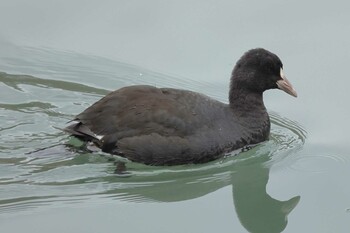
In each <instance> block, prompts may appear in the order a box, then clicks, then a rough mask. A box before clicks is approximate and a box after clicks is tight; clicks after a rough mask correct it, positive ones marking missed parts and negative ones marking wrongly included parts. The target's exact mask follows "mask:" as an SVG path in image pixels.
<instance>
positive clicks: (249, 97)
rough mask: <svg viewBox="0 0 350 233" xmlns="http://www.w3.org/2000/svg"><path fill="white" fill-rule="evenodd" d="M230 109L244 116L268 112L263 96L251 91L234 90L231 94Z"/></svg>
mask: <svg viewBox="0 0 350 233" xmlns="http://www.w3.org/2000/svg"><path fill="white" fill-rule="evenodd" d="M229 102H230V107H231V108H232V109H233V110H234V111H235V112H239V113H241V114H243V115H245V114H248V115H251V114H257V113H264V112H266V108H265V105H264V101H263V94H262V93H257V92H252V91H249V90H244V89H239V88H232V89H231V91H230V93H229Z"/></svg>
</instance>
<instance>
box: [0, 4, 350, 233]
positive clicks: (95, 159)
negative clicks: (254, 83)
mask: <svg viewBox="0 0 350 233" xmlns="http://www.w3.org/2000/svg"><path fill="white" fill-rule="evenodd" d="M223 2H224V3H216V4H211V3H210V1H208V2H205V3H203V1H201V2H197V1H194V2H193V4H194V6H197V8H196V9H197V10H196V11H193V9H194V8H191V7H185V6H187V5H186V4H187V3H186V4H185V3H184V2H181V1H180V2H178V3H171V8H172V9H173V10H170V9H169V8H168V7H170V6H168V5H164V4H163V3H156V2H155V1H150V2H148V4H147V6H145V5H143V4H141V3H138V4H137V3H135V2H133V1H130V2H129V3H121V2H118V3H114V2H113V3H112V2H107V1H106V3H104V4H100V5H98V7H97V6H96V5H94V4H92V3H91V4H86V5H84V7H83V8H79V7H80V6H81V3H79V1H77V2H74V3H72V4H71V5H68V4H65V3H59V2H57V3H55V7H52V6H49V5H47V3H46V1H41V0H36V3H37V4H30V5H28V6H26V7H25V8H24V7H19V8H14V7H15V6H20V5H21V4H22V6H23V4H24V2H21V1H19V0H18V1H3V2H2V3H0V5H1V4H2V7H0V9H1V10H0V11H2V12H0V13H1V14H0V19H1V20H0V26H1V28H2V30H1V33H0V51H1V53H0V136H1V139H0V225H1V232H23V231H29V232H115V231H124V232H215V231H218V230H219V231H220V232H282V231H283V232H337V233H338V232H340V233H343V232H344V233H345V232H348V229H349V227H350V224H349V218H350V215H349V208H350V202H349V199H348V197H349V195H350V187H349V186H348V179H347V177H349V175H350V170H349V164H350V159H349V150H348V148H347V143H348V141H349V136H348V132H349V131H350V126H349V124H348V115H349V114H350V112H349V108H348V107H347V106H348V100H349V98H350V94H349V92H348V88H347V87H348V85H349V84H350V82H349V79H348V78H347V76H346V74H347V71H346V66H347V61H348V58H349V57H350V47H349V44H348V41H349V39H350V32H349V30H348V29H347V27H345V24H346V23H345V22H348V21H349V20H350V19H349V16H348V14H347V11H346V9H348V8H347V7H348V6H347V3H345V2H344V3H342V2H339V3H338V4H336V5H335V4H331V3H329V4H328V5H327V4H325V3H322V4H321V3H318V2H317V4H316V3H313V4H311V3H308V4H310V5H308V4H306V3H303V4H302V6H303V7H302V8H300V5H298V3H297V2H295V3H292V2H285V3H283V5H282V3H280V2H273V1H271V2H268V3H269V4H271V5H270V7H267V5H266V6H265V5H264V4H262V3H261V5H259V4H260V3H256V4H258V5H256V6H255V5H252V3H251V2H242V1H233V2H232V1H231V2H228V1H227V2H226V1H223ZM20 3H21V4H20ZM18 4H19V5H18ZM299 4H301V2H300V3H299ZM315 4H316V5H317V6H318V8H317V9H315V8H314V7H313V6H315ZM145 7H147V8H145ZM4 9H6V10H4ZM15 9H16V12H17V15H21V16H22V17H17V18H15V17H13V16H12V13H13V12H14V11H15ZM40 9H41V10H40ZM43 9H44V12H45V14H43V15H42V17H44V18H45V19H46V20H42V19H39V18H36V17H34V15H38V14H39V13H40V12H41V13H43V11H42V10H43ZM77 9H79V11H78V12H79V13H77V11H75V10H77ZM93 9H97V10H96V11H95V10H93ZM112 9H120V11H119V13H118V14H114V13H113V12H112ZM144 9H149V11H150V12H152V14H150V13H147V11H145V10H144ZM160 9H163V10H160ZM191 9H192V10H191ZM282 9H284V10H285V11H282ZM311 9H312V11H311V13H310V10H311ZM296 10H298V13H297V14H298V18H296V17H295V14H296V13H295V11H296ZM271 11H273V12H275V14H270V12H271ZM11 12H12V13H11ZM59 12H61V13H62V14H59ZM72 12H74V14H73V13H72ZM282 12H283V13H282ZM33 13H36V14H33ZM63 13H64V14H63ZM75 14H79V15H80V17H79V19H76V18H74V15H75ZM262 14H263V15H265V16H266V17H265V20H266V21H264V22H263V20H259V17H260V16H261V15H262ZM61 15H65V17H63V18H60V17H61ZM92 15H94V16H96V17H92ZM130 15H131V16H132V17H131V16H130ZM204 16H205V17H204ZM282 16H283V17H282ZM321 16H322V17H321ZM8 18H11V19H12V20H8ZM59 18H60V19H61V20H57V19H59ZM238 18H240V19H246V20H245V21H244V22H245V23H244V25H245V27H240V25H241V24H242V23H240V21H238V20H237V19H238ZM276 18H278V20H277V21H276ZM5 19H6V20H5ZM24 19H25V20H24ZM73 19H75V21H74V23H72V24H71V23H67V22H70V20H73ZM140 19H142V20H141V21H142V23H143V24H140V22H141V21H140ZM146 19H147V20H146ZM159 19H162V20H159ZM123 20H124V21H123ZM4 22H6V24H5V23H4ZM123 22H124V23H123ZM87 24H89V25H90V27H86V26H82V25H87ZM124 24H125V25H124ZM28 25H37V27H33V28H31V30H29V29H28ZM47 25H50V26H47ZM76 25H80V26H81V27H76ZM111 25H114V26H115V29H111V28H113V27H112V26H111ZM177 25H182V27H175V26H177ZM266 25H274V26H273V27H272V28H268V29H266V31H264V30H262V29H263V28H265V26H266ZM282 25H283V26H286V27H282ZM321 25H322V27H321ZM138 26H139V27H138ZM53 27H54V28H55V30H53V29H52V28H53ZM230 28H235V29H236V30H233V31H231V30H229V29H230ZM90 30H93V31H90ZM326 31H327V32H329V33H325V32H326ZM73 32H74V33H73ZM121 32H122V33H121ZM214 32H215V33H214ZM135 33H136V34H135ZM138 33H141V34H138ZM329 34H333V35H337V36H333V37H332V36H330V35H329ZM42 35H47V36H42ZM107 35H108V36H107ZM135 35H139V37H136V36H135ZM140 35H142V37H141V38H142V40H141V39H140ZM192 37H193V38H192ZM103 41H104V42H105V43H104V44H103ZM257 41H258V42H257ZM257 43H258V45H257ZM169 45H172V46H169ZM326 45H327V46H326ZM257 46H263V47H267V48H268V49H271V50H272V51H274V52H276V53H277V54H278V55H280V56H281V59H282V61H283V62H284V67H285V73H286V75H287V77H288V78H289V79H290V81H291V82H292V83H293V84H294V86H295V88H296V90H297V91H298V94H299V97H298V98H297V99H294V98H292V97H290V96H288V95H286V94H284V93H282V92H279V91H270V92H268V93H266V94H265V95H264V97H265V103H266V106H267V108H268V109H269V114H270V117H271V120H272V131H271V138H270V140H269V141H267V142H264V143H261V144H259V145H257V146H256V147H253V148H252V149H251V150H248V151H241V150H238V151H235V152H233V153H232V154H231V155H229V156H227V157H225V158H223V159H219V160H217V161H212V162H210V163H207V164H200V165H183V166H174V167H152V166H146V165H142V164H137V163H131V162H129V163H128V164H127V167H128V171H129V174H128V175H125V176H120V175H116V174H115V167H116V166H115V158H111V157H110V156H106V155H102V154H100V153H94V154H91V153H87V152H85V151H84V150H82V149H81V148H79V145H80V143H79V142H78V141H77V140H74V139H73V138H69V137H68V136H67V135H65V134H64V133H62V132H61V131H59V130H58V129H57V128H56V127H59V128H62V127H64V126H65V125H66V123H67V122H68V121H69V120H70V119H72V117H74V115H75V114H77V113H79V112H81V111H82V110H83V109H85V108H86V107H88V106H89V105H90V104H92V103H94V102H95V101H96V100H98V99H99V98H101V97H102V96H103V95H105V94H106V93H108V92H109V91H111V90H114V89H117V88H120V87H123V86H127V85H134V84H150V85H154V86H159V87H175V88H185V89H190V90H194V91H199V92H201V93H204V94H207V95H209V96H211V97H213V98H215V99H218V100H220V101H224V102H226V101H227V92H228V81H229V80H228V77H229V73H230V70H231V69H232V66H233V63H234V61H235V60H236V59H238V57H239V56H240V55H241V54H242V52H243V51H245V50H247V49H249V48H252V47H257ZM204 47H205V48H206V49H203V48H204ZM218 51H221V52H220V53H219V52H218ZM213 58H214V59H213ZM121 61H122V62H121ZM142 67H147V68H148V69H146V68H142ZM335 80H336V81H335ZM67 144H68V145H67Z"/></svg>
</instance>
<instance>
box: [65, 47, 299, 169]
mask: <svg viewBox="0 0 350 233" xmlns="http://www.w3.org/2000/svg"><path fill="white" fill-rule="evenodd" d="M282 68H283V65H282V62H281V60H280V59H279V58H278V57H277V56H276V55H275V54H273V53H271V52H269V51H267V50H265V49H260V48H259V49H252V50H250V51H248V52H246V53H245V54H244V55H243V56H242V57H241V58H240V59H239V61H238V62H237V64H236V66H235V68H234V69H233V72H232V76H231V83H230V92H229V104H225V103H221V102H219V101H216V100H214V99H212V98H210V97H208V96H205V95H202V94H199V93H196V92H192V91H186V90H178V89H171V88H156V87H153V86H130V87H124V88H121V89H119V90H116V91H113V92H111V93H109V94H108V95H106V96H105V97H103V98H102V99H101V100H99V101H97V102H96V103H94V104H93V105H92V106H90V107H89V108H87V109H86V110H85V111H83V112H82V113H80V114H79V115H77V116H76V117H75V119H74V120H75V121H77V123H74V124H72V125H70V126H68V127H67V128H65V129H64V130H65V131H66V132H68V133H70V134H72V135H74V136H76V137H78V138H80V139H82V140H85V141H92V142H94V143H95V144H96V145H97V146H98V147H100V148H101V149H102V150H103V151H104V152H107V153H111V154H117V155H120V156H123V157H126V158H128V159H130V160H132V161H135V162H140V163H144V164H151V165H177V164H187V163H203V162H207V161H211V160H214V159H216V158H219V157H221V156H223V154H224V153H225V152H229V151H232V150H234V149H238V148H241V147H243V146H245V145H249V144H256V143H259V142H262V141H265V140H267V139H268V137H269V133H270V120H269V116H268V113H267V111H266V108H265V106H264V103H263V92H264V91H265V90H268V89H274V88H279V89H282V90H284V91H285V92H287V93H289V94H291V95H293V96H295V97H296V92H295V90H294V89H293V87H292V85H291V84H290V83H289V82H288V80H287V79H286V78H285V76H284V75H283V72H282Z"/></svg>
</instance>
